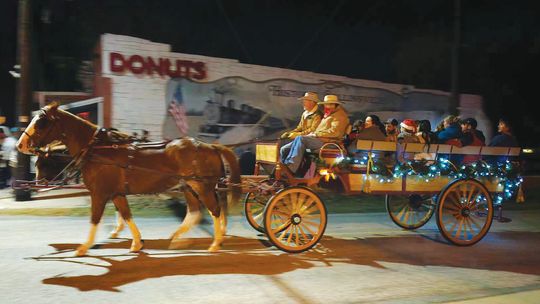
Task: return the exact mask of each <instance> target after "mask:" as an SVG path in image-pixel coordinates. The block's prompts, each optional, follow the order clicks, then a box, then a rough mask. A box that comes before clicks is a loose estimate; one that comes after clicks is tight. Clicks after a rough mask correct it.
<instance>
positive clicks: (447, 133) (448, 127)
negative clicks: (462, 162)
mask: <svg viewBox="0 0 540 304" xmlns="http://www.w3.org/2000/svg"><path fill="white" fill-rule="evenodd" d="M442 126H443V129H442V130H438V131H437V132H435V135H436V136H437V141H438V142H439V143H441V144H449V145H455V146H461V143H460V142H459V139H460V138H461V136H462V135H463V133H462V132H461V127H460V125H459V118H458V117H457V116H454V115H449V116H446V117H445V118H444V119H443V121H442Z"/></svg>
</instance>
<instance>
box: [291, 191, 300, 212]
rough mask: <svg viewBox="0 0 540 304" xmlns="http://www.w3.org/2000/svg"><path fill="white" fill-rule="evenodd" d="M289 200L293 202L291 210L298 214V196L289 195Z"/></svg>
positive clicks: (294, 194)
mask: <svg viewBox="0 0 540 304" xmlns="http://www.w3.org/2000/svg"><path fill="white" fill-rule="evenodd" d="M289 198H290V202H291V208H292V210H291V211H292V212H293V213H298V205H297V203H298V195H296V193H289Z"/></svg>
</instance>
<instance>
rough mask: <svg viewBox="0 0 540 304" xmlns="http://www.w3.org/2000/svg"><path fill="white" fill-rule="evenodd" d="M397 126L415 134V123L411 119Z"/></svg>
mask: <svg viewBox="0 0 540 304" xmlns="http://www.w3.org/2000/svg"><path fill="white" fill-rule="evenodd" d="M399 125H400V126H401V127H402V128H404V129H405V130H407V131H408V132H410V133H416V121H414V120H412V119H405V120H404V121H402V122H401V123H400V124H399Z"/></svg>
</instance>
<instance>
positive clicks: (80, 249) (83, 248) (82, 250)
mask: <svg viewBox="0 0 540 304" xmlns="http://www.w3.org/2000/svg"><path fill="white" fill-rule="evenodd" d="M86 251H88V248H86V246H82V245H81V246H79V247H78V248H77V250H76V251H75V256H78V257H80V256H85V255H86Z"/></svg>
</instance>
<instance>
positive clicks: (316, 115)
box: [281, 92, 322, 139]
mask: <svg viewBox="0 0 540 304" xmlns="http://www.w3.org/2000/svg"><path fill="white" fill-rule="evenodd" d="M298 100H301V101H302V103H303V106H304V113H302V116H301V117H300V122H299V123H298V126H296V128H294V129H292V130H290V131H287V132H285V133H283V134H281V138H282V139H285V138H289V139H294V138H295V137H297V136H300V135H307V134H309V133H311V132H313V131H315V129H317V127H318V126H319V123H321V119H322V112H321V111H320V110H319V107H318V105H317V103H318V102H320V100H319V96H318V95H317V94H316V93H313V92H306V94H305V95H304V96H302V97H300V98H298Z"/></svg>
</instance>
